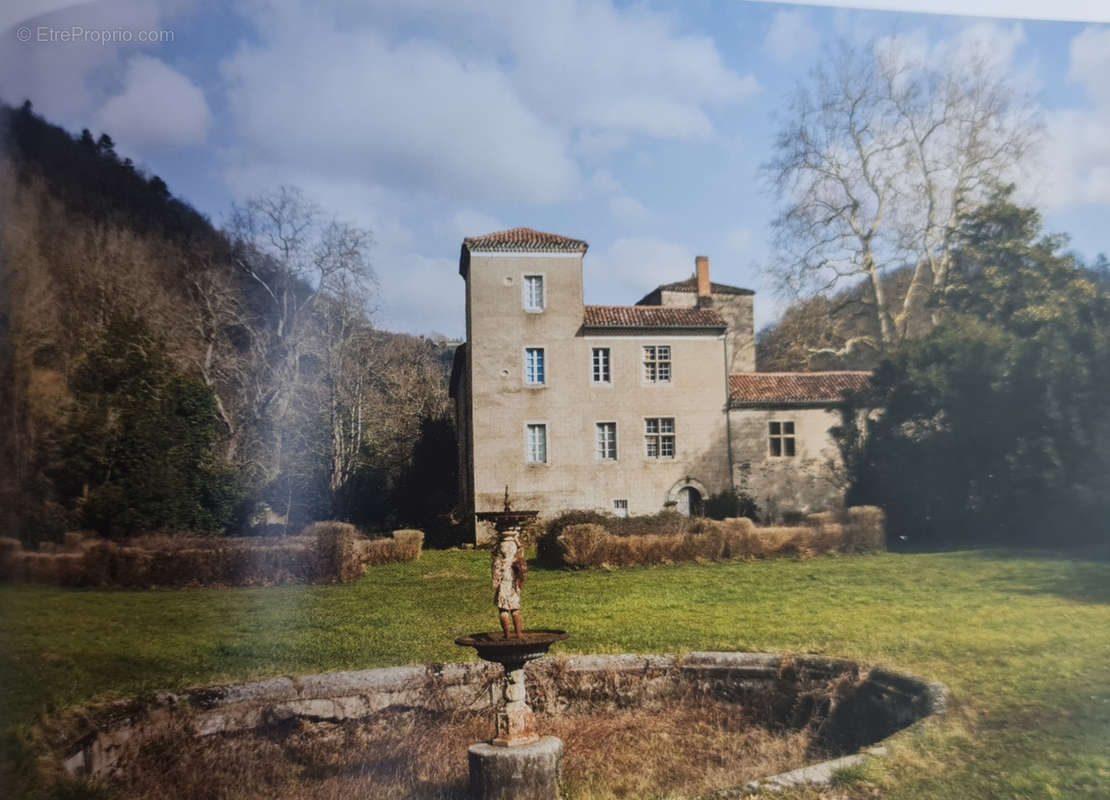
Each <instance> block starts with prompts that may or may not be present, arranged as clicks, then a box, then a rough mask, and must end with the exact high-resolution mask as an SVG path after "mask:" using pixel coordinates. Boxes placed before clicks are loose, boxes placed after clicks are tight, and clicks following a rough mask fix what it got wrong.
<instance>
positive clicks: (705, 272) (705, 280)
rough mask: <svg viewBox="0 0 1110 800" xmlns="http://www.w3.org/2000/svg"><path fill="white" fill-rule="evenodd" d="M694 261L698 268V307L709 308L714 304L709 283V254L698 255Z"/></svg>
mask: <svg viewBox="0 0 1110 800" xmlns="http://www.w3.org/2000/svg"><path fill="white" fill-rule="evenodd" d="M694 263H695V264H696V265H697V268H698V308H709V307H710V306H711V305H713V297H712V288H711V287H710V283H709V256H697V257H696V258H695V259H694Z"/></svg>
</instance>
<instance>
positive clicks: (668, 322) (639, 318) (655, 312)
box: [582, 306, 725, 330]
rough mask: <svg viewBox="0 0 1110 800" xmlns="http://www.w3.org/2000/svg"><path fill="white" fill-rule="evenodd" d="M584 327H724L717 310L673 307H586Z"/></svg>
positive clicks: (709, 328) (711, 328) (712, 328)
mask: <svg viewBox="0 0 1110 800" xmlns="http://www.w3.org/2000/svg"><path fill="white" fill-rule="evenodd" d="M582 327H584V328H592V329H609V330H614V329H618V330H619V329H634V330H635V329H641V328H671V329H675V328H679V329H697V330H724V328H725V321H724V319H723V318H722V317H721V315H720V314H718V313H717V312H716V311H711V310H709V309H704V308H672V307H669V306H586V307H585V315H584V318H583V320H582Z"/></svg>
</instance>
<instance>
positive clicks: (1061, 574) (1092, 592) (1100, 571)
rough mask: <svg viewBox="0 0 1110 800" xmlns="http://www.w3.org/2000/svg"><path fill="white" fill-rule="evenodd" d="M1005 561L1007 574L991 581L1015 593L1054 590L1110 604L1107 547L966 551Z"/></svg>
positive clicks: (1070, 597)
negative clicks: (1093, 548) (1096, 549)
mask: <svg viewBox="0 0 1110 800" xmlns="http://www.w3.org/2000/svg"><path fill="white" fill-rule="evenodd" d="M962 555H965V556H967V557H970V558H976V559H981V560H984V561H987V560H989V561H995V562H1002V563H1005V565H1006V568H1005V571H1004V573H1003V574H1000V575H998V576H995V577H993V578H987V579H985V582H986V583H987V584H993V585H994V586H995V587H996V588H999V589H1003V590H1005V591H1008V592H1012V593H1014V594H1024V595H1034V594H1052V595H1055V596H1057V597H1062V598H1065V599H1067V600H1072V601H1075V602H1079V603H1096V604H1102V605H1106V604H1110V558H1108V557H1107V550H1106V549H1105V548H1101V549H1100V550H1098V551H1088V550H1073V551H1069V550H1041V549H1029V550H1016V549H1005V550H1001V549H984V550H972V551H965V552H964V553H962Z"/></svg>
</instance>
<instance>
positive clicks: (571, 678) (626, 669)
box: [40, 653, 945, 776]
mask: <svg viewBox="0 0 1110 800" xmlns="http://www.w3.org/2000/svg"><path fill="white" fill-rule="evenodd" d="M500 674H501V668H500V667H499V666H496V665H491V664H487V663H485V662H478V663H475V662H471V663H465V664H433V665H427V666H412V667H393V668H388V669H376V670H364V671H360V672H341V673H333V674H329V675H313V676H305V677H300V678H288V677H286V678H273V679H270V680H263V681H256V682H252V683H247V684H241V685H237V686H223V687H215V688H209V689H197V690H192V691H188V692H183V693H180V694H171V693H157V694H154V695H151V696H148V697H144V698H139V699H135V700H126V701H120V702H116V703H112V704H110V705H107V706H104V707H101V708H98V709H85V710H79V711H75V712H71V713H69V714H68V715H66V716H63V717H57V718H53V719H51V720H48V721H47V722H46V723H44V724H43V725H42V726H41V730H40V733H41V734H42V739H43V740H44V741H46V742H47V743H48V746H49V748H50V754H49V755H50V756H51V759H50V760H52V762H53V763H54V764H55V765H56V768H57V770H58V771H60V772H64V773H68V774H70V775H89V776H98V775H106V774H110V773H111V772H112V771H113V770H114V768H115V767H117V766H118V765H120V764H122V763H124V761H125V760H126V759H128V758H129V757H131V756H132V755H133V754H134V753H135V752H136V748H138V747H140V746H141V745H142V744H143V743H144V742H147V741H151V740H153V739H155V738H158V737H164V736H166V735H170V734H172V735H180V736H208V735H212V734H218V733H234V732H236V731H245V730H251V729H259V728H266V727H269V726H274V725H278V724H281V723H282V722H285V721H288V720H290V719H293V718H302V719H305V720H310V721H336V722H338V721H342V720H350V719H361V718H364V717H368V716H370V715H372V714H375V713H378V712H382V711H386V710H390V709H400V708H405V709H418V710H421V709H422V710H427V711H431V712H440V713H450V712H451V711H454V710H460V709H483V708H488V707H489V705H490V702H491V692H490V688H491V686H493V685H494V684H495V682H496V681H498V680H499V676H500ZM527 675H528V691H529V695H530V698H531V700H532V703H533V706H534V707H535V709H536V711H537V713H538V714H539V715H540V725H541V727H542V719H543V716H544V715H558V714H566V713H573V712H574V711H576V710H586V709H590V710H597V709H599V708H601V709H604V708H610V709H621V708H650V707H656V706H658V707H666V706H673V704H675V703H678V702H682V700H683V699H684V698H696V697H699V696H700V697H707V698H710V699H714V700H721V701H728V702H736V703H740V704H743V705H744V707H745V709H746V710H747V711H748V714H749V716H750V717H751V718H753V719H756V720H759V721H763V722H765V723H769V724H777V725H789V726H792V727H799V726H804V725H807V724H810V723H811V722H813V721H814V720H818V721H820V722H821V723H822V728H821V730H822V735H823V736H825V737H827V739H828V743H829V744H830V745H832V746H835V747H837V748H839V749H841V750H845V751H847V750H850V749H855V748H858V747H861V746H863V745H867V744H871V743H873V742H875V741H878V740H880V739H882V738H885V737H886V736H889V735H891V734H892V733H894V732H896V731H898V730H900V729H902V728H904V727H906V726H907V725H910V724H912V723H914V722H915V721H917V720H919V719H921V718H923V717H925V716H927V715H929V714H933V713H937V712H939V711H942V710H943V708H944V702H945V689H944V687H943V686H942V685H940V684H930V683H927V682H925V681H923V680H921V679H918V678H914V677H911V676H906V675H902V674H899V673H895V672H891V671H888V670H882V669H871V670H868V669H866V668H864V667H862V666H861V665H859V664H858V663H856V662H852V661H844V660H839V659H828V658H820V657H814V656H797V657H791V656H782V655H772V654H765V653H689V654H687V655H686V656H685V657H681V658H680V657H678V656H674V655H597V656H593V655H591V656H566V657H548V658H544V659H540V660H538V661H535V662H532V663H530V664H529V665H528V667H527Z"/></svg>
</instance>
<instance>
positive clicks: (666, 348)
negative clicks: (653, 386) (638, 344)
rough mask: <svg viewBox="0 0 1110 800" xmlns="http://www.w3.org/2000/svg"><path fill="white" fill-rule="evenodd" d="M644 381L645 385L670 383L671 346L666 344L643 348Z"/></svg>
mask: <svg viewBox="0 0 1110 800" xmlns="http://www.w3.org/2000/svg"><path fill="white" fill-rule="evenodd" d="M644 381H645V382H646V383H670V382H671V346H670V345H668V344H659V345H645V346H644Z"/></svg>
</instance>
